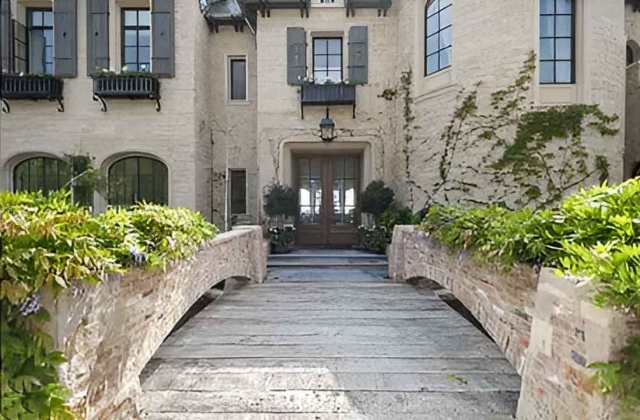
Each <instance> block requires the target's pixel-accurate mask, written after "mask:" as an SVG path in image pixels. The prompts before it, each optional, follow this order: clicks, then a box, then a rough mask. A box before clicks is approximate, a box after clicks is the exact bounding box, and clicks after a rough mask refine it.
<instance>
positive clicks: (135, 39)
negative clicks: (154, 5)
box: [122, 9, 151, 72]
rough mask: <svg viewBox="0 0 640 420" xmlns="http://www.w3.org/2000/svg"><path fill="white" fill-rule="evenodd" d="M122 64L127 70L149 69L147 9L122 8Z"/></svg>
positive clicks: (149, 28) (149, 38)
mask: <svg viewBox="0 0 640 420" xmlns="http://www.w3.org/2000/svg"><path fill="white" fill-rule="evenodd" d="M122 65H123V66H124V67H126V68H127V71H141V72H147V71H151V14H150V13H149V9H123V10H122Z"/></svg>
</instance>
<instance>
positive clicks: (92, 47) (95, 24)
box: [87, 0, 109, 75]
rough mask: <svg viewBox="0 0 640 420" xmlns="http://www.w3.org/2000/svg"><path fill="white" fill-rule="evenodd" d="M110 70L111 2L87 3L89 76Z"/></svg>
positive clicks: (93, 1)
mask: <svg viewBox="0 0 640 420" xmlns="http://www.w3.org/2000/svg"><path fill="white" fill-rule="evenodd" d="M96 68H100V69H108V68H109V1H107V0H88V2H87V75H90V74H92V73H94V72H95V71H96Z"/></svg>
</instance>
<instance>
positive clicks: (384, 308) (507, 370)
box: [142, 267, 520, 420]
mask: <svg viewBox="0 0 640 420" xmlns="http://www.w3.org/2000/svg"><path fill="white" fill-rule="evenodd" d="M289 269H290V270H296V268H293V267H292V268H289ZM341 269H343V268H340V269H336V270H338V271H336V272H337V273H338V275H339V273H340V270H341ZM282 270H286V269H284V268H277V270H275V273H276V274H274V270H272V273H271V281H269V282H267V283H265V284H260V285H257V284H251V285H248V286H246V287H244V288H241V289H238V290H233V291H231V292H225V294H224V295H223V296H222V298H220V299H218V300H217V301H215V302H214V303H212V304H211V305H209V306H208V307H206V308H205V309H204V310H203V311H202V312H200V313H199V314H197V315H196V316H195V317H193V318H192V319H191V320H189V321H188V322H187V323H186V324H185V325H184V326H183V327H182V328H181V329H180V330H178V331H177V332H175V333H174V334H173V335H172V336H171V337H169V338H168V339H167V340H166V341H165V343H164V344H163V345H162V346H161V347H160V349H159V350H158V352H157V353H156V355H155V356H154V359H153V360H152V361H151V362H150V363H149V365H148V366H147V368H146V369H145V372H144V373H143V376H142V378H143V391H144V397H143V406H144V408H145V410H146V411H147V412H148V413H149V416H148V419H149V420H178V419H184V420H205V419H221V420H241V419H242V420H249V419H256V420H258V419H259V420H365V419H371V420H387V419H388V420H392V419H397V420H445V419H446V420H450V419H469V420H472V419H473V420H483V419H486V420H502V419H511V418H513V415H514V414H515V411H516V404H517V398H518V391H519V389H520V379H519V377H518V375H517V374H516V373H515V371H514V370H513V368H512V367H511V366H510V365H509V363H508V362H507V361H506V359H505V358H504V357H503V356H502V354H501V352H500V350H499V349H498V348H497V347H496V346H495V345H494V344H493V343H492V342H491V341H490V340H489V339H488V338H487V337H486V336H484V335H483V334H482V333H481V332H479V331H478V330H477V329H475V328H474V327H473V326H472V325H471V324H469V322H467V321H466V320H465V319H464V318H462V317H461V316H460V315H458V313H457V312H455V311H453V310H452V309H450V308H449V306H447V305H446V304H445V303H443V302H442V301H441V300H440V299H439V298H438V297H437V296H436V295H434V294H433V292H431V291H428V290H424V289H422V290H418V289H416V288H414V287H412V286H408V285H401V284H393V283H390V282H388V281H386V280H384V279H382V278H380V277H378V278H377V281H372V280H371V279H370V278H369V277H370V276H371V271H370V270H369V271H367V270H366V269H365V271H366V273H367V274H365V275H364V276H363V277H366V279H363V280H366V281H362V282H360V281H357V280H354V279H352V281H344V282H337V281H328V280H330V279H332V278H333V277H332V276H330V275H328V274H327V271H330V270H333V269H332V268H330V267H323V268H322V271H323V272H324V273H325V276H324V277H325V280H324V281H321V280H319V281H313V278H312V277H309V278H307V279H306V281H301V274H300V273H304V270H302V269H300V268H298V269H297V270H302V271H299V272H298V273H297V274H296V275H289V276H288V277H289V278H291V279H292V280H291V281H287V280H286V279H285V280H283V279H282V278H281V276H282V275H283V272H282ZM313 272H314V271H313V270H309V271H308V273H310V276H312V275H313ZM291 273H293V272H291ZM291 273H290V274H291ZM284 274H285V278H286V277H287V275H286V273H284ZM276 277H277V278H276ZM357 277H358V275H357V274H354V273H351V274H350V275H349V278H357Z"/></svg>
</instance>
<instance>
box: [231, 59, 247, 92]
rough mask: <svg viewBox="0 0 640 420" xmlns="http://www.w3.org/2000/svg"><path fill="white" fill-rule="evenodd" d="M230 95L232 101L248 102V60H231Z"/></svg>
mask: <svg viewBox="0 0 640 420" xmlns="http://www.w3.org/2000/svg"><path fill="white" fill-rule="evenodd" d="M229 82H230V84H229V90H230V92H229V95H230V99H231V100H232V101H246V100H247V60H245V59H244V58H232V59H231V60H229Z"/></svg>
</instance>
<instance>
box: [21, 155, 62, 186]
mask: <svg viewBox="0 0 640 420" xmlns="http://www.w3.org/2000/svg"><path fill="white" fill-rule="evenodd" d="M13 177H14V178H13V179H14V183H13V189H14V191H30V192H35V191H42V192H43V193H44V194H45V195H47V194H49V192H50V191H57V190H60V189H62V188H68V187H69V185H68V184H69V181H70V180H71V171H70V170H69V165H67V163H66V162H65V161H63V160H60V159H56V158H48V157H34V158H31V159H27V160H23V161H22V162H20V163H19V164H18V165H16V167H15V169H14V171H13Z"/></svg>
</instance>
